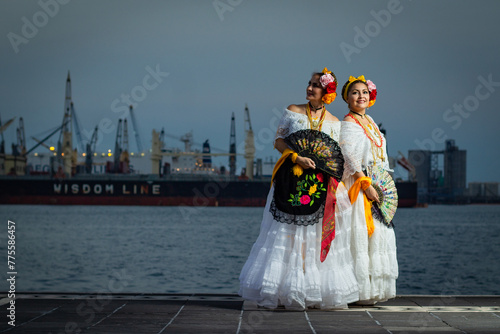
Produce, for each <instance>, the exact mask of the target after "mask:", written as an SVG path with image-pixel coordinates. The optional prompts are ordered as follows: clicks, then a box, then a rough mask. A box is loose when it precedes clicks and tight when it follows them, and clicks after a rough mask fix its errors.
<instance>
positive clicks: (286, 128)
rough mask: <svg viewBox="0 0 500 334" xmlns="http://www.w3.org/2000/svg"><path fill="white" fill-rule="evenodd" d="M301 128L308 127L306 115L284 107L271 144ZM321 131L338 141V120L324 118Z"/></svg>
mask: <svg viewBox="0 0 500 334" xmlns="http://www.w3.org/2000/svg"><path fill="white" fill-rule="evenodd" d="M303 129H310V125H309V119H308V118H307V115H303V114H299V113H296V112H293V111H290V110H288V109H285V112H284V113H283V116H282V117H281V120H280V123H279V125H278V131H277V132H276V137H275V138H274V143H273V144H275V143H276V139H278V138H286V137H287V136H288V135H289V134H291V133H294V132H296V131H299V130H303ZM321 131H322V132H324V133H326V134H327V135H329V136H330V137H331V138H332V139H333V140H335V141H336V142H338V141H339V137H340V122H336V121H331V120H325V121H324V122H323V126H322V127H321Z"/></svg>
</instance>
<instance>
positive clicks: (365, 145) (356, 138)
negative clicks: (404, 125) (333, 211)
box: [340, 116, 398, 301]
mask: <svg viewBox="0 0 500 334" xmlns="http://www.w3.org/2000/svg"><path fill="white" fill-rule="evenodd" d="M367 117H370V116H367ZM370 119H371V118H370ZM372 130H373V134H374V135H375V136H376V137H375V138H378V137H377V135H378V134H377V133H376V132H375V130H374V129H372ZM340 147H341V149H342V154H343V155H344V159H345V164H344V176H343V182H344V184H345V186H346V188H347V189H349V188H350V187H351V186H352V185H353V184H354V182H355V179H354V177H353V174H354V173H356V172H361V171H363V170H364V169H365V168H366V167H367V166H371V165H373V164H374V161H375V163H376V165H377V166H382V167H383V168H384V169H387V170H389V162H388V160H389V159H388V158H387V151H386V141H385V138H383V155H384V157H385V161H384V162H382V161H381V160H380V159H379V158H378V157H377V158H375V159H376V160H374V156H373V154H372V149H371V142H370V140H369V139H368V138H367V137H366V135H365V133H364V131H363V128H362V127H361V126H360V125H358V124H356V123H352V122H342V128H341V131H340ZM373 221H374V225H375V231H374V232H373V234H372V235H371V237H368V231H367V227H366V220H365V210H364V203H363V190H360V193H359V195H358V197H357V199H356V201H355V202H354V203H353V206H352V223H351V233H352V238H351V252H352V256H353V259H354V268H355V272H356V278H357V281H358V284H359V299H360V301H384V300H387V299H389V298H394V297H395V296H396V279H397V277H398V262H397V257H396V237H395V235H394V230H393V229H392V228H388V227H387V226H386V225H385V224H383V223H381V222H380V221H378V220H377V219H376V217H375V216H374V217H373Z"/></svg>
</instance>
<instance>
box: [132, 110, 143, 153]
mask: <svg viewBox="0 0 500 334" xmlns="http://www.w3.org/2000/svg"><path fill="white" fill-rule="evenodd" d="M129 113H130V119H131V120H132V127H133V128H134V136H135V143H136V144H137V149H138V150H139V152H140V153H142V142H141V137H140V136H139V127H138V126H137V121H136V120H135V114H134V108H133V107H132V105H130V107H129Z"/></svg>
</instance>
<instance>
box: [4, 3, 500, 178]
mask: <svg viewBox="0 0 500 334" xmlns="http://www.w3.org/2000/svg"><path fill="white" fill-rule="evenodd" d="M0 4H1V6H2V10H1V11H0V35H1V36H3V37H2V40H1V43H0V54H1V57H2V61H1V65H0V66H1V71H0V85H1V91H0V101H1V107H0V116H1V119H2V121H3V122H5V121H6V120H8V119H10V118H12V117H14V116H17V119H16V123H15V125H16V126H17V121H18V119H19V116H22V117H23V119H24V125H25V131H26V137H27V139H28V145H27V146H28V148H31V147H32V146H34V145H35V142H34V141H33V140H31V139H30V137H31V136H35V137H38V138H41V137H43V136H45V135H47V134H48V133H49V132H50V130H51V129H54V128H55V127H57V126H59V125H60V124H61V122H62V118H63V109H64V89H65V80H66V76H67V72H68V70H69V71H70V72H71V80H72V90H73V92H72V97H73V101H74V103H75V109H76V112H77V115H78V117H79V120H80V123H81V127H82V130H83V136H84V138H89V137H90V135H91V132H92V130H93V128H94V127H95V126H96V125H100V129H101V130H100V133H99V135H100V141H99V145H98V150H99V151H107V150H108V149H113V148H114V140H115V137H116V124H117V122H118V119H119V118H121V117H124V116H127V112H126V109H127V105H128V104H129V103H130V102H132V103H133V104H134V106H135V112H136V118H137V121H138V124H139V128H140V136H141V139H142V143H143V145H144V146H145V147H150V145H151V131H152V130H153V129H156V130H160V129H161V128H162V127H163V128H164V129H165V131H166V133H167V134H169V136H170V137H168V138H167V145H168V146H177V147H182V143H181V142H179V141H177V140H175V139H174V137H179V136H181V135H183V134H185V133H186V132H189V131H191V130H192V131H193V135H194V141H195V142H197V143H202V142H203V141H205V140H206V139H209V140H210V143H211V145H212V147H213V148H214V149H213V150H214V151H216V149H217V148H220V149H223V150H227V149H228V147H229V133H230V118H231V113H232V112H235V115H236V132H237V133H236V135H237V142H238V144H240V145H241V143H242V142H243V141H244V113H243V111H244V107H245V103H248V107H249V109H250V113H251V121H252V127H253V130H254V133H255V138H256V146H257V153H256V156H257V158H263V159H265V158H266V157H270V156H273V157H275V158H276V157H277V156H278V154H277V153H276V151H273V149H272V138H271V136H270V134H271V133H273V132H274V131H275V129H276V124H277V119H278V118H279V116H280V115H281V113H282V112H283V109H284V108H285V107H286V106H288V105H289V104H292V103H297V104H298V103H304V102H305V101H306V100H305V89H306V84H307V82H308V80H309V78H310V75H311V73H312V72H313V71H320V70H322V69H323V67H325V66H326V67H328V68H329V69H331V70H333V71H334V73H335V74H336V76H337V78H339V82H340V86H342V84H343V83H344V82H345V81H346V80H347V78H348V77H349V75H355V76H358V75H361V74H364V75H365V77H366V78H368V79H371V80H372V81H373V82H374V83H375V84H376V85H377V88H378V99H377V103H376V104H375V106H373V107H372V108H370V110H369V113H370V114H371V115H372V117H373V118H374V119H375V120H376V121H377V122H379V123H382V124H383V127H384V128H385V129H386V130H387V138H388V142H389V154H390V155H392V156H396V155H397V154H398V151H401V152H403V153H404V154H405V155H407V153H408V150H412V149H419V148H422V149H432V150H441V149H443V148H444V142H443V141H444V139H454V140H455V143H456V145H458V147H459V148H460V149H466V150H467V182H474V181H500V177H499V176H498V175H499V173H498V166H499V165H500V154H499V149H498V145H499V139H500V131H499V126H500V113H499V111H500V110H499V108H498V101H499V99H500V63H499V55H500V39H499V38H498V36H499V35H500V23H499V20H498V14H499V13H500V2H499V1H494V0H492V1H458V0H449V1H435V0H429V1H410V0H401V1H394V0H384V1H319V0H318V1H291V0H281V1H265V0H256V1H250V0H242V1H240V0H220V1H212V0H208V1H132V0H108V1H106V0H99V1H97V0H89V1H82V0H40V1H6V0H3V1H1V2H0ZM127 99H128V100H127ZM328 110H329V111H330V112H332V113H333V114H334V115H336V116H337V117H339V118H342V117H343V116H344V115H345V114H346V112H347V108H346V104H345V103H344V102H343V100H342V99H341V98H340V96H339V97H338V98H337V99H336V101H334V102H333V103H332V104H331V105H330V106H329V107H328ZM129 122H130V121H129ZM16 126H14V125H13V126H11V127H10V128H9V129H8V130H6V132H5V136H6V142H7V150H8V152H10V144H11V143H12V142H13V141H15V127H16ZM131 132H132V131H131V124H130V123H129V133H131ZM53 138H54V139H53V140H52V142H51V143H52V144H55V141H56V140H57V136H54V137H53ZM129 141H130V148H131V150H132V151H134V150H136V146H135V141H134V138H133V137H132V136H131V135H130V139H129ZM241 147H242V146H241ZM43 150H44V149H43V148H40V150H39V151H40V152H42V151H43ZM218 163H219V164H227V159H226V158H224V159H222V160H221V159H218ZM243 164H244V162H243V159H242V158H239V165H240V166H243ZM401 175H403V174H401Z"/></svg>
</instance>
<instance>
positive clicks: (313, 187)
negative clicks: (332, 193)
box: [288, 173, 326, 206]
mask: <svg viewBox="0 0 500 334" xmlns="http://www.w3.org/2000/svg"><path fill="white" fill-rule="evenodd" d="M323 180H324V179H323V174H322V173H318V174H312V175H306V177H305V179H304V180H301V181H298V182H297V188H296V189H297V191H298V193H296V194H290V199H288V202H291V204H292V206H301V205H308V204H309V206H311V205H313V204H314V199H317V198H320V196H321V193H320V191H326V188H325V187H323Z"/></svg>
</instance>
